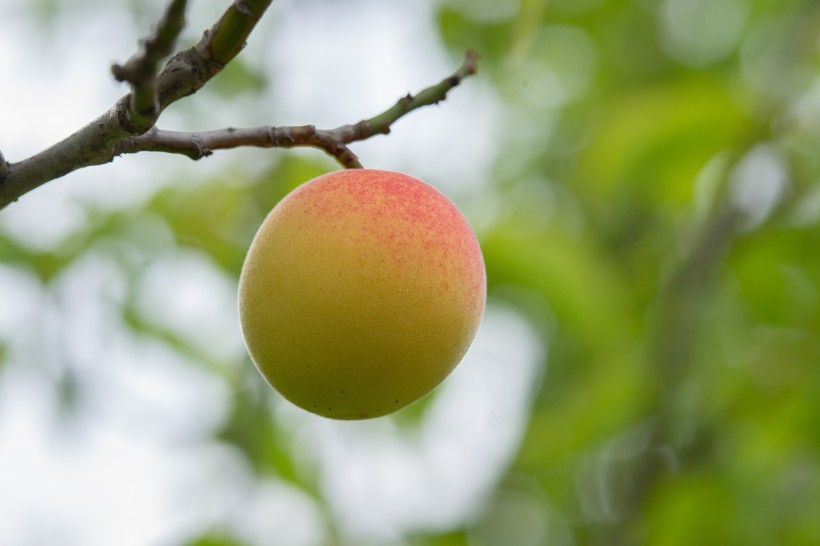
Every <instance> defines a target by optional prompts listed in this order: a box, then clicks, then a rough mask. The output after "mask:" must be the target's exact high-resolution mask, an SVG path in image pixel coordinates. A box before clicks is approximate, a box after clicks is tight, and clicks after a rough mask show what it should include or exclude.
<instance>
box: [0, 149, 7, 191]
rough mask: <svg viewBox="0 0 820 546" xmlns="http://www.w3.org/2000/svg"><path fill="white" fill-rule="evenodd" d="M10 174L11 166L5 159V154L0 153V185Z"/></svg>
mask: <svg viewBox="0 0 820 546" xmlns="http://www.w3.org/2000/svg"><path fill="white" fill-rule="evenodd" d="M8 172H9V164H8V163H6V158H5V157H3V152H0V184H2V183H3V181H4V180H5V179H6V175H7V174H8Z"/></svg>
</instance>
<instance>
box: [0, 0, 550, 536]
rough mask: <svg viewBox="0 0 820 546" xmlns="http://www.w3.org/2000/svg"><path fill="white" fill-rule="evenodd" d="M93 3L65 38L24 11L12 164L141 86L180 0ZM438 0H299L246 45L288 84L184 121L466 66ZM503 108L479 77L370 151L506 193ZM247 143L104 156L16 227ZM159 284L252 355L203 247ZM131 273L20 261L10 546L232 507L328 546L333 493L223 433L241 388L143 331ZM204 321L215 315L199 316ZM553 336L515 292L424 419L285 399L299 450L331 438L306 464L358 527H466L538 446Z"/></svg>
mask: <svg viewBox="0 0 820 546" xmlns="http://www.w3.org/2000/svg"><path fill="white" fill-rule="evenodd" d="M73 4H76V6H75V5H72V8H71V9H65V10H64V11H65V17H62V18H61V19H59V21H58V23H57V25H56V26H55V27H54V28H52V29H50V30H48V31H47V34H45V35H44V34H43V32H44V29H43V27H42V26H41V25H39V24H38V23H37V22H36V21H34V20H32V19H31V18H30V17H29V15H28V12H29V7H28V0H3V3H2V5H0V73H2V74H5V75H6V76H4V77H3V78H2V81H0V150H2V151H3V153H4V154H5V156H6V158H7V159H8V160H10V161H15V160H19V159H22V158H24V157H27V156H29V155H31V154H33V153H35V152H37V151H39V150H41V149H42V148H44V147H46V146H48V145H50V144H52V143H54V142H56V141H57V140H59V139H61V138H63V137H65V136H66V135H68V134H70V133H71V132H73V131H74V130H76V129H77V128H79V127H81V126H82V125H84V124H85V123H87V122H89V121H90V120H91V119H93V118H94V117H96V116H97V115H98V114H100V113H101V112H103V111H104V110H105V109H107V108H108V107H109V106H110V105H111V104H113V102H114V101H115V100H116V99H118V98H119V97H120V96H121V95H122V94H123V93H124V92H125V91H126V90H125V89H124V88H123V87H122V86H121V85H119V84H116V83H115V82H114V81H113V79H112V78H111V77H110V75H109V72H108V66H109V65H110V64H111V63H112V62H115V61H119V62H124V61H125V60H127V58H128V57H129V56H130V55H131V54H132V53H133V51H134V48H135V44H136V42H137V39H138V38H139V37H140V36H141V35H143V34H145V32H146V30H147V28H148V26H150V24H151V22H150V21H151V20H152V19H153V18H154V16H153V15H151V17H150V18H149V17H148V14H151V13H152V12H154V13H159V12H160V11H161V10H162V9H163V7H164V5H163V2H160V1H156V0H154V1H151V2H143V3H142V4H141V10H142V12H143V14H145V25H144V26H143V27H139V26H138V25H137V22H135V21H134V19H133V17H132V15H131V14H130V12H128V11H127V10H125V9H123V8H121V7H120V6H119V3H118V2H109V1H102V0H85V1H77V2H75V3H73ZM223 4H224V2H213V1H193V2H192V6H191V8H190V13H189V27H188V30H187V35H188V36H189V37H192V38H193V37H197V36H198V35H199V33H200V31H201V29H204V28H206V27H209V26H210V25H211V24H212V23H213V21H214V20H215V18H216V17H217V16H218V14H219V13H221V10H222V5H223ZM431 9H432V7H431V4H430V3H429V2H427V1H424V2H404V1H398V0H395V1H393V0H391V1H376V0H371V1H360V2H352V1H351V2H319V1H315V0H314V1H309V0H308V1H301V2H299V1H296V0H281V1H276V2H274V5H273V7H272V8H271V10H270V12H269V13H268V15H267V16H266V19H265V20H263V22H262V24H261V26H260V28H258V29H257V31H256V32H255V33H254V35H252V37H251V43H250V44H249V46H248V48H247V49H246V50H245V51H244V52H243V54H242V55H243V56H244V57H246V58H247V60H248V61H249V62H251V63H252V64H254V65H258V66H261V67H262V68H263V69H264V70H265V72H267V73H270V74H271V75H272V79H273V85H272V86H271V90H270V91H269V93H268V95H267V96H266V97H263V99H262V100H260V99H258V98H248V97H243V96H240V97H239V98H237V99H236V100H234V101H230V102H226V101H225V100H224V99H223V98H221V97H219V96H217V95H209V94H208V93H207V92H206V91H207V87H206V90H205V91H201V92H200V93H199V94H197V95H196V96H195V97H194V98H191V99H187V100H189V101H197V102H196V104H197V106H196V108H198V109H199V108H201V115H199V116H196V119H190V118H185V117H182V116H175V115H174V113H173V111H172V110H169V111H168V112H167V113H166V114H167V115H166V116H165V117H163V118H162V121H161V123H160V125H161V126H163V127H166V128H175V129H185V128H187V129H209V128H215V127H221V126H226V125H259V124H264V123H274V124H287V123H293V124H302V123H315V124H317V125H319V126H337V125H340V124H343V123H348V122H354V121H357V120H358V119H360V118H363V117H368V116H371V115H373V114H375V113H378V112H380V111H382V110H383V109H385V108H387V107H388V106H390V105H391V104H392V103H393V102H394V101H395V100H396V99H397V98H398V97H399V96H401V95H403V94H405V93H407V92H408V91H417V90H419V89H421V88H422V87H424V86H426V85H429V84H431V83H434V82H437V81H438V80H439V79H440V78H442V77H444V76H445V75H447V74H449V73H450V72H451V71H452V70H453V69H454V68H455V66H456V65H457V64H458V62H460V60H459V59H452V58H450V57H449V56H448V55H446V54H445V53H444V51H443V50H442V49H441V47H440V45H439V44H438V43H437V41H436V40H437V38H436V36H435V33H434V32H433V31H432V29H431V27H430V25H431V24H432V23H431V21H432V19H431ZM8 75H12V76H11V77H9V76H8ZM200 105H201V106H200ZM476 112H480V113H481V114H482V115H477V114H476ZM497 123H498V111H497V107H496V106H495V104H494V102H493V96H492V93H491V91H490V90H489V88H488V86H486V85H484V84H482V83H481V82H480V80H479V79H474V80H472V81H469V82H468V83H467V84H465V85H463V86H461V87H460V88H458V89H456V90H455V92H454V93H453V94H452V96H451V98H450V99H449V100H448V101H447V102H445V103H443V104H442V105H441V106H439V107H433V108H427V109H424V110H422V111H417V112H415V113H413V114H411V115H410V116H408V117H407V118H405V119H403V120H401V121H400V122H399V123H398V124H397V125H396V126H395V129H394V131H393V133H392V134H391V135H390V136H389V137H386V138H385V137H377V138H375V139H373V140H372V141H369V142H366V143H361V144H358V145H356V147H355V151H356V152H357V153H358V154H359V155H360V157H361V158H362V160H363V162H364V163H365V164H366V165H367V166H369V167H374V168H386V169H394V170H402V171H405V172H408V173H411V174H413V175H415V176H418V177H419V178H422V179H425V180H427V181H428V182H430V183H432V184H434V185H436V186H438V187H439V188H441V189H442V190H443V191H445V192H447V193H449V194H450V195H452V196H453V197H454V198H456V199H457V200H458V199H459V198H463V199H465V200H466V202H470V200H473V199H476V196H477V195H479V194H480V192H481V190H482V189H486V186H487V180H486V173H487V172H488V170H489V167H490V165H491V163H492V161H493V160H494V156H493V149H494V142H493V141H494V137H493V131H494V129H495V127H496V124H497ZM241 153H243V152H242V151H236V152H233V151H229V152H221V153H217V154H216V155H215V156H214V157H212V158H209V159H207V160H206V161H200V162H197V163H194V162H190V161H189V160H187V159H185V158H182V157H170V156H161V155H148V154H142V155H139V156H131V157H126V158H120V159H117V160H115V161H114V163H113V164H110V165H104V166H100V167H93V168H90V169H84V170H81V171H79V172H76V173H73V174H71V175H69V176H67V177H65V178H64V179H61V180H57V181H54V182H52V183H49V184H47V185H46V186H45V187H43V188H41V189H39V190H37V191H35V192H33V193H30V194H28V195H26V196H24V197H23V198H22V199H21V200H20V202H19V203H17V204H15V205H13V206H11V207H9V208H8V209H6V210H4V211H3V212H2V213H0V229H2V230H4V232H6V233H7V234H10V235H11V236H13V237H16V238H18V239H19V240H20V241H21V242H23V243H25V244H27V245H31V246H34V247H38V248H55V247H59V244H60V241H61V240H62V239H63V237H65V236H66V235H67V234H69V233H70V232H71V230H72V229H73V228H74V227H77V226H80V225H82V223H83V222H84V219H85V216H84V214H85V213H84V209H83V207H82V206H81V203H83V202H89V201H91V202H95V203H99V204H103V205H105V206H109V207H124V206H130V205H132V204H133V203H135V202H138V201H139V200H140V199H144V198H147V197H148V196H150V195H151V193H152V192H153V191H154V190H155V189H156V188H157V187H159V185H161V184H163V183H167V181H168V179H169V176H168V173H169V172H170V173H174V174H175V176H176V178H179V176H180V175H182V176H183V178H184V183H196V180H197V179H198V178H203V179H204V178H206V177H208V176H210V175H211V174H212V172H213V170H214V169H219V168H225V167H227V166H229V165H231V164H232V162H235V161H236V156H235V155H232V154H241ZM271 153H273V154H280V153H296V152H281V151H273V152H271ZM316 153H318V152H316ZM249 157H254V158H259V157H260V155H258V154H254V155H252V156H249ZM257 160H258V159H257ZM262 167H264V166H263V165H262V166H260V168H262ZM466 212H467V214H468V216H469V210H466ZM160 231H161V230H160ZM160 235H161V234H160ZM157 244H158V245H159V246H160V247H161V245H162V244H163V243H162V238H161V236H160V237H159V242H158V243H157ZM145 279H146V280H145V282H144V283H143V286H141V290H143V293H144V300H143V305H142V306H141V309H140V312H142V313H144V314H146V315H147V316H149V317H150V316H153V317H162V318H163V320H165V321H166V322H167V324H168V325H169V326H171V327H173V328H175V329H177V330H178V331H179V332H180V333H181V334H182V335H185V336H189V338H192V339H197V340H198V341H199V342H200V343H201V344H202V346H203V347H204V348H206V349H207V350H209V351H214V352H217V353H218V354H220V355H223V356H230V355H236V360H237V361H238V362H239V361H241V360H242V354H243V351H244V349H243V345H242V341H241V337H240V334H239V327H238V319H237V316H236V305H235V303H236V302H235V287H234V286H233V281H232V280H231V279H227V278H225V277H224V276H222V275H221V274H220V273H218V272H217V271H215V270H214V269H213V268H212V267H211V266H210V264H209V263H208V262H207V260H206V259H205V258H203V257H202V256H200V255H198V254H196V253H194V252H185V253H179V254H178V255H176V256H172V257H170V258H166V259H164V260H161V261H160V260H158V261H156V262H155V263H153V264H152V265H151V270H150V271H149V274H147V275H146V277H145ZM183 279H184V282H183ZM124 282H125V281H124V279H123V275H122V271H120V270H119V269H118V266H117V265H116V264H114V263H113V262H111V261H110V260H109V259H107V258H106V257H105V256H102V255H99V256H98V255H93V254H92V255H89V256H86V257H85V258H83V259H82V260H80V261H79V262H77V263H75V264H73V265H72V266H71V268H70V269H69V271H67V272H66V273H65V274H63V275H62V276H61V278H60V280H59V282H58V283H57V285H56V288H55V290H54V291H52V292H50V293H46V292H43V291H42V290H41V289H40V287H39V286H38V285H37V284H36V283H35V282H33V281H32V280H31V279H29V278H28V277H27V276H26V275H25V274H23V273H21V272H19V271H16V270H13V269H11V268H8V267H6V266H3V265H0V340H3V341H4V342H5V343H7V344H8V346H9V354H8V358H7V361H6V364H5V366H4V368H3V369H2V370H0V544H14V545H16V546H29V545H31V546H34V545H40V544H55V543H59V544H61V545H64V546H72V545H83V546H96V545H100V546H102V545H111V544H117V545H119V546H130V545H134V546H138V545H139V546H142V545H158V546H159V545H171V544H180V543H182V542H184V541H185V540H187V539H190V538H193V536H195V534H196V533H199V532H201V531H202V530H203V529H205V528H207V527H208V526H210V525H223V526H225V527H227V528H229V529H233V530H234V531H236V533H237V534H238V535H239V536H240V537H243V538H244V539H245V540H247V541H248V543H249V544H254V545H267V544H275V545H277V546H288V545H305V546H309V545H313V544H318V543H319V542H320V541H321V540H322V539H323V532H324V531H323V529H324V527H323V524H322V515H321V514H320V512H319V509H318V508H317V506H316V505H315V504H314V502H313V501H312V500H311V499H310V498H309V497H307V496H306V495H305V494H303V493H301V492H299V491H297V490H295V489H293V488H292V487H290V486H287V485H285V484H284V483H280V482H278V481H276V480H273V479H268V480H264V481H261V482H260V481H258V480H256V479H255V478H254V476H253V474H252V472H251V470H250V469H249V468H248V467H247V465H246V463H245V462H244V460H243V459H242V458H241V456H239V455H238V453H237V452H236V451H234V450H233V449H231V448H229V447H227V446H225V445H220V444H216V443H213V442H211V441H210V440H209V437H210V435H211V433H212V432H213V431H214V430H215V429H216V428H217V427H218V426H219V425H220V424H221V423H222V422H223V420H224V419H225V418H226V417H227V415H228V412H229V409H230V408H229V404H230V393H229V391H228V388H227V386H226V385H225V384H223V383H222V381H221V380H220V379H219V378H218V377H215V376H212V375H211V374H209V373H208V372H206V371H205V370H204V369H203V368H202V367H200V366H198V365H197V364H196V363H192V362H189V361H187V360H185V359H184V358H183V357H181V356H180V355H178V354H175V353H174V352H173V351H171V350H170V349H167V348H166V347H164V346H162V345H160V344H157V343H152V342H147V341H145V340H141V339H137V338H135V337H134V336H133V335H131V334H130V333H129V332H128V330H127V329H126V328H124V327H123V324H122V319H121V318H120V317H119V308H120V306H119V303H120V302H121V301H122V299H123V298H124V295H125V286H124ZM202 317H206V318H207V319H208V320H206V321H204V323H206V324H210V325H211V326H212V327H211V328H208V331H206V332H200V331H191V328H190V327H189V325H190V324H191V323H192V322H193V321H194V320H193V319H199V320H197V321H196V322H197V323H200V324H201V323H203V321H202ZM197 336H198V337H197ZM542 350H543V349H542V348H541V347H540V346H539V344H538V342H537V341H536V338H535V336H534V335H533V333H532V332H531V331H530V329H529V327H528V326H527V325H526V324H525V323H524V322H523V320H522V319H521V318H520V317H518V316H517V315H516V314H515V313H514V312H513V311H511V310H509V309H505V308H499V307H491V308H490V310H489V311H488V315H487V317H486V319H485V322H484V325H483V326H482V329H481V331H480V333H479V335H478V337H477V339H476V342H475V344H474V347H473V348H472V349H471V351H470V353H469V354H468V356H467V357H466V359H465V361H464V362H463V363H462V365H461V366H460V367H459V368H458V369H457V371H456V372H455V373H454V374H453V376H452V377H451V378H450V380H448V381H447V382H446V383H445V385H444V387H443V391H442V393H441V396H439V397H438V398H437V399H436V402H435V404H434V405H433V406H431V410H430V414H429V415H428V417H427V419H426V421H425V422H424V424H423V426H422V428H421V429H420V430H419V431H418V433H417V434H415V435H413V436H412V437H406V436H402V434H401V433H400V431H399V430H398V429H396V428H395V427H394V425H393V423H392V422H391V421H390V420H389V419H380V420H374V421H367V422H361V423H339V422H334V421H330V420H325V419H322V418H318V417H314V416H311V415H308V414H305V413H302V412H300V411H298V410H295V409H292V408H289V407H288V406H284V405H283V406H281V407H282V409H281V411H280V414H279V416H278V417H279V418H280V419H282V422H283V423H285V426H288V427H291V428H292V429H293V430H294V431H295V433H298V434H297V438H298V441H297V447H296V448H297V449H298V450H299V453H301V454H306V453H313V454H314V455H313V458H312V461H306V464H315V465H317V468H319V472H320V476H321V478H322V487H323V490H324V493H325V495H326V497H327V498H328V499H329V500H330V502H331V504H332V508H333V512H334V515H335V517H337V518H339V519H340V520H341V521H343V522H344V527H343V532H344V533H346V535H348V536H350V537H357V538H355V542H354V543H357V544H361V543H364V541H365V540H372V541H375V542H376V543H384V542H385V541H390V540H395V539H396V538H397V537H399V536H400V535H401V533H402V532H403V531H405V530H408V529H419V528H421V529H424V528H433V529H435V528H447V527H448V526H452V525H457V524H458V523H460V522H462V521H464V520H465V518H469V517H470V514H471V513H472V511H473V510H475V508H476V507H477V505H478V504H480V503H481V502H482V501H483V500H484V497H485V495H486V493H487V492H488V491H489V489H490V487H491V486H492V484H493V483H494V480H495V479H497V477H498V476H499V474H500V473H501V472H502V471H503V468H504V467H505V465H506V464H507V463H508V461H509V460H510V457H512V456H513V454H514V453H515V448H516V446H517V442H518V441H519V439H520V436H521V434H522V430H523V427H524V424H525V419H526V415H527V410H528V404H529V402H530V396H531V394H532V389H533V383H534V380H535V378H536V373H537V372H536V370H537V369H538V364H537V363H538V362H539V361H540V358H541V351H542ZM33 363H36V365H34V364H33ZM66 370H70V371H71V373H73V374H76V375H77V376H78V377H80V378H81V379H84V380H87V379H88V378H93V381H92V382H91V385H92V386H93V388H91V389H90V391H89V393H90V394H89V399H88V400H87V401H85V403H84V405H83V406H82V411H81V413H80V416H79V419H78V420H77V421H76V423H75V424H72V425H70V426H68V425H66V423H65V422H64V421H61V419H60V410H59V406H58V401H57V400H56V399H55V396H54V394H55V393H54V392H53V391H52V389H51V384H52V381H53V379H54V377H55V376H57V375H59V374H61V373H65V371H66Z"/></svg>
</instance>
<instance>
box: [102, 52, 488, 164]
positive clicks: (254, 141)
mask: <svg viewBox="0 0 820 546" xmlns="http://www.w3.org/2000/svg"><path fill="white" fill-rule="evenodd" d="M478 59H479V57H478V54H477V53H475V52H474V51H468V52H467V53H466V54H465V58H464V63H463V64H462V65H461V67H459V69H458V70H456V72H455V73H453V74H452V75H450V76H448V77H447V78H445V79H444V80H442V81H441V82H439V83H438V84H436V85H432V86H430V87H428V88H426V89H424V90H422V91H420V92H419V93H418V94H416V95H415V96H413V95H407V96H405V97H402V98H401V99H399V100H398V101H397V102H396V104H394V105H393V106H392V107H391V108H389V109H388V110H385V111H384V112H382V113H381V114H378V115H376V116H373V117H372V118H369V119H365V120H362V121H360V122H358V123H354V124H350V125H342V126H341V127H337V128H335V129H317V128H316V127H314V126H313V125H302V126H298V127H274V126H262V127H249V128H233V127H229V128H226V129H217V130H213V131H202V132H179V131H163V130H160V129H157V128H152V129H151V130H149V131H148V132H146V133H144V134H142V135H139V136H134V137H129V138H126V139H124V140H123V141H122V142H120V143H119V145H118V146H117V147H116V149H115V150H114V153H115V155H120V154H133V153H138V152H145V151H150V152H166V153H175V154H182V155H185V156H187V157H190V158H191V159H201V158H203V157H206V156H209V155H211V154H212V153H213V152H214V151H216V150H225V149H231V148H238V147H241V146H255V147H259V148H295V147H302V146H306V147H313V148H319V149H321V150H324V151H325V152H326V153H327V154H328V155H331V156H333V157H335V158H336V160H337V161H339V163H341V164H342V165H343V166H344V167H346V168H361V167H362V165H361V163H360V162H359V159H358V158H357V157H356V155H355V154H354V153H353V152H352V151H351V150H350V149H349V148H348V147H347V145H348V144H350V143H351V142H358V141H362V140H366V139H368V138H370V137H372V136H375V135H378V134H387V133H389V132H390V127H391V125H392V124H393V123H395V122H396V121H397V120H398V119H400V118H401V117H402V116H404V115H406V114H408V113H410V112H412V111H413V110H416V109H417V108H421V107H423V106H428V105H431V104H437V103H439V102H441V101H442V100H444V99H445V98H446V97H447V94H448V92H449V91H450V90H451V89H452V88H453V87H455V86H457V85H458V84H459V83H461V81H462V80H463V79H464V78H465V77H467V76H469V75H471V74H475V73H476V63H477V62H478Z"/></svg>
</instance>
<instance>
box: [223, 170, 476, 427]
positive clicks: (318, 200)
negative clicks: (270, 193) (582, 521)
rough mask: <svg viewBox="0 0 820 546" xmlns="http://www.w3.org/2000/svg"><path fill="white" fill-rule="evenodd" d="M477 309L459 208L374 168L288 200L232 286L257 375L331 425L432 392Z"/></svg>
mask: <svg viewBox="0 0 820 546" xmlns="http://www.w3.org/2000/svg"><path fill="white" fill-rule="evenodd" d="M485 301H486V275H485V270H484V260H483V258H482V255H481V249H480V248H479V246H478V242H477V240H476V237H475V235H474V233H473V231H472V229H471V228H470V226H469V224H468V223H467V221H466V220H465V219H464V217H463V216H462V214H461V213H460V212H459V211H458V209H457V208H456V207H455V205H453V204H452V203H451V202H450V201H449V200H448V199H447V198H446V197H445V196H444V195H442V194H441V193H440V192H438V191H437V190H436V189H434V188H433V187H431V186H429V185H427V184H425V183H424V182H421V181H420V180H417V179H415V178H413V177H411V176H407V175H405V174H401V173H396V172H388V171H378V170H370V169H351V170H346V171H339V172H333V173H330V174H326V175H323V176H320V177H318V178H315V179H314V180H311V181H310V182H307V183H305V184H303V185H302V186H300V187H298V188H297V189H295V190H294V191H293V192H291V193H290V194H289V195H287V196H286V197H285V198H284V199H283V200H282V201H281V202H280V203H279V204H278V205H276V207H274V209H273V210H272V211H271V212H270V214H269V215H268V217H267V218H266V219H265V221H264V223H263V224H262V226H261V227H260V228H259V231H258V233H257V234H256V237H255V238H254V240H253V243H252V244H251V247H250V250H249V251H248V255H247V257H246V259H245V264H244V266H243V268H242V275H241V278H240V282H239V314H240V319H241V324H242V332H243V334H244V336H245V341H246V344H247V347H248V351H249V352H250V355H251V357H252V358H253V360H254V362H255V363H256V366H257V367H258V368H259V371H260V372H261V373H262V375H263V376H264V377H265V378H266V379H267V381H268V382H269V383H270V384H271V386H273V388H275V389H276V390H277V391H279V392H280V393H281V394H282V395H283V396H284V397H285V398H287V399H288V400H290V401H291V402H293V403H294V404H296V405H297V406H300V407H302V408H304V409H306V410H308V411H311V412H313V413H317V414H319V415H323V416H325V417H331V418H335V419H367V418H371V417H378V416H381V415H386V414H389V413H392V412H394V411H396V410H398V409H399V408H402V407H404V406H406V405H407V404H410V403H411V402H414V401H415V400H418V399H419V398H421V397H422V396H424V395H425V394H427V393H428V392H430V391H431V390H432V389H433V388H435V387H436V386H437V385H438V384H439V383H441V381H443V380H444V378H445V377H446V376H447V375H448V374H449V373H450V372H451V371H452V370H453V368H455V366H456V365H457V364H458V363H459V361H460V360H461V358H462V357H463V356H464V353H465V352H466V351H467V348H468V347H469V346H470V343H471V342H472V340H473V337H474V336H475V333H476V330H477V329H478V326H479V323H480V322H481V317H482V315H483V313H484V306H485Z"/></svg>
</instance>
